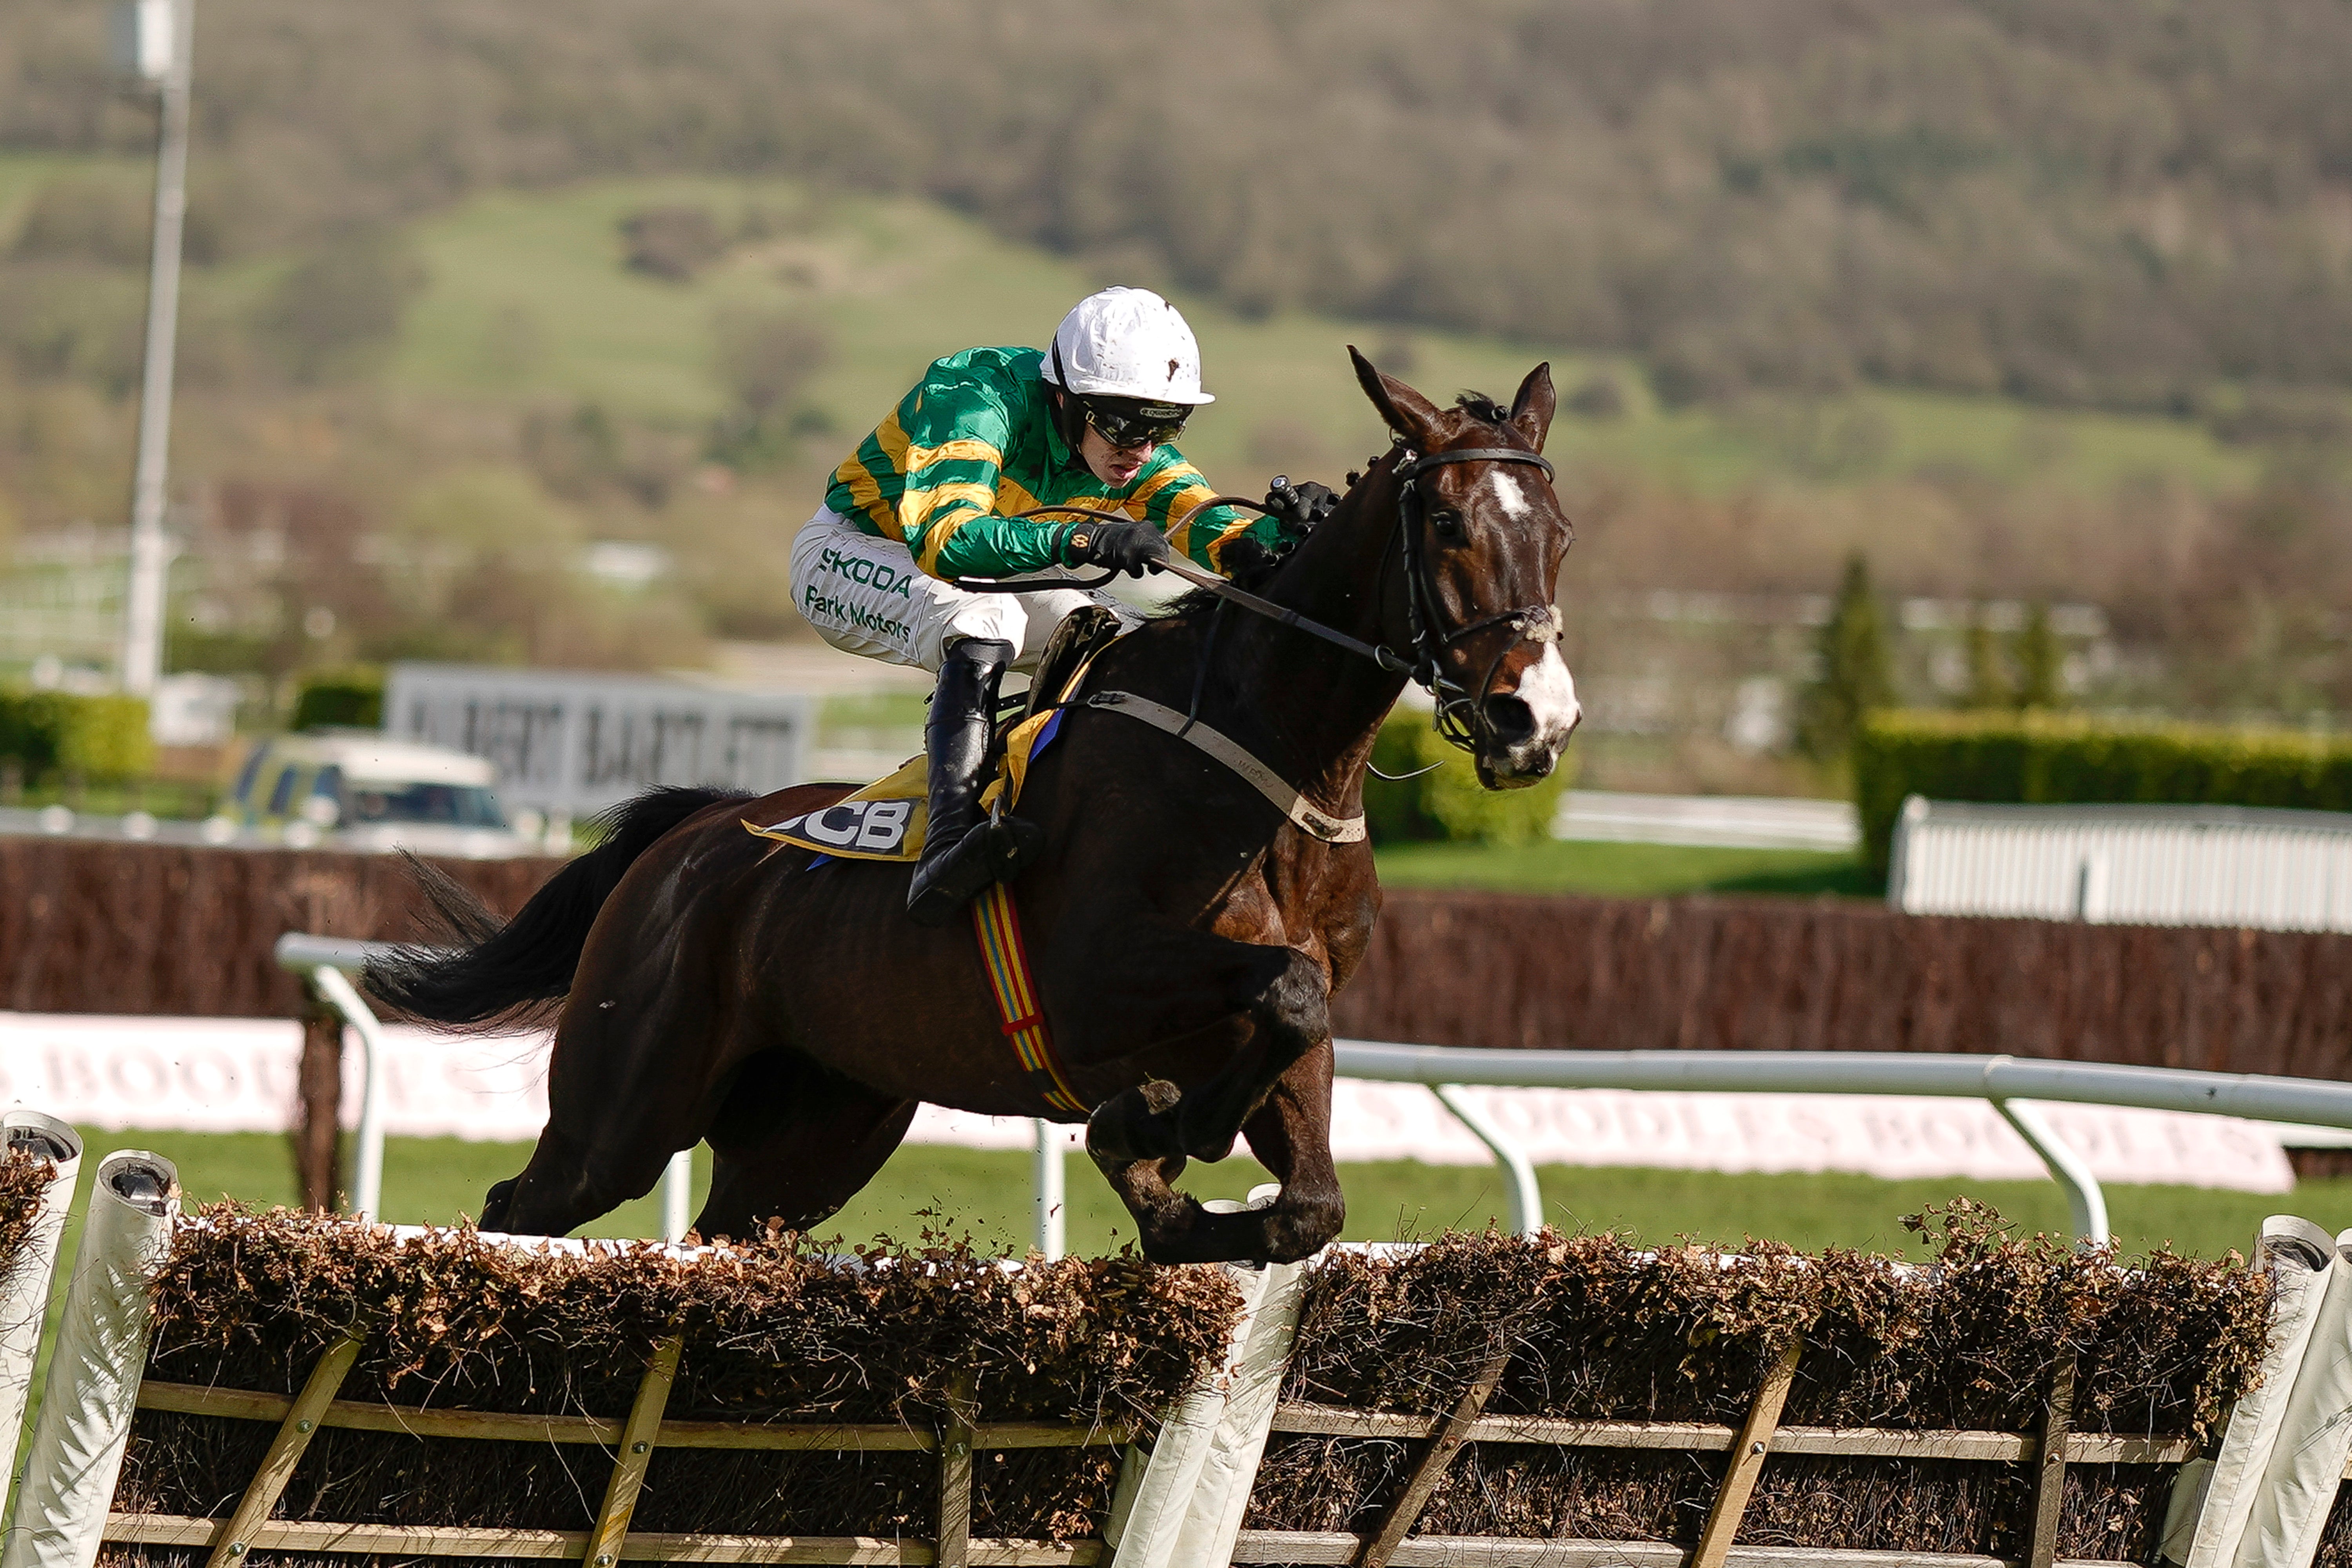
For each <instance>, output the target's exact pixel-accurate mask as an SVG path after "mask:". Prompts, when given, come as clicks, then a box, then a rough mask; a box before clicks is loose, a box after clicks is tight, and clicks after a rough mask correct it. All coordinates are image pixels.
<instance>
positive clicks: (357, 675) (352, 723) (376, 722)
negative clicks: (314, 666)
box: [294, 667, 383, 730]
mask: <svg viewBox="0 0 2352 1568" xmlns="http://www.w3.org/2000/svg"><path fill="white" fill-rule="evenodd" d="M320 724H340V725H344V726H347V727H349V728H352V729H355V730H373V729H377V728H379V727H380V726H382V724H383V671H382V670H380V669H376V668H372V667H361V668H354V669H331V670H320V671H318V672H316V673H314V674H311V675H308V676H305V677H303V679H302V689H301V691H300V693H299V695H298V696H297V697H296V698H295V699H294V728H296V729H297V730H309V729H312V728H314V727H316V726H318V725H320Z"/></svg>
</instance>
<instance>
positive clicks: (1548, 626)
mask: <svg viewBox="0 0 2352 1568" xmlns="http://www.w3.org/2000/svg"><path fill="white" fill-rule="evenodd" d="M1446 463H1529V464H1533V465H1534V466H1535V467H1537V468H1541V469H1542V470H1543V477H1544V480H1545V482H1546V483H1547V484H1548V483H1549V482H1550V480H1551V477H1552V468H1551V463H1550V461H1549V459H1547V458H1545V457H1544V456H1543V455H1542V454H1541V453H1539V452H1523V451H1521V450H1519V449H1518V448H1517V447H1456V448H1454V449H1453V450H1450V451H1444V452H1413V451H1411V450H1408V451H1406V453H1405V454H1404V456H1403V458H1401V459H1400V460H1399V461H1398V463H1397V466H1396V477H1397V479H1398V480H1399V481H1400V483H1401V485H1402V488H1401V489H1399V490H1398V492H1397V549H1396V557H1395V558H1397V559H1401V560H1402V561H1403V563H1404V582H1405V594H1404V617H1405V630H1406V633H1407V635H1409V636H1410V637H1412V656H1413V661H1412V668H1410V669H1408V670H1406V671H1405V673H1406V674H1407V675H1408V676H1410V677H1411V678H1412V681H1413V682H1414V684H1416V685H1418V686H1420V687H1421V688H1422V689H1423V690H1425V691H1427V692H1428V693H1429V695H1430V698H1431V700H1433V701H1434V702H1435V703H1436V705H1437V715H1436V721H1435V722H1436V727H1437V732H1438V733H1439V734H1440V735H1443V736H1444V738H1445V739H1446V741H1447V742H1449V743H1451V744H1453V745H1454V746H1458V747H1460V748H1461V749H1462V750H1464V751H1465V752H1467V751H1472V750H1475V747H1476V745H1477V743H1478V740H1479V737H1480V736H1482V735H1483V734H1484V733H1485V732H1486V727H1487V726H1486V706H1485V702H1484V698H1485V697H1486V693H1487V692H1489V691H1491V690H1492V689H1494V685H1495V676H1496V673H1497V672H1498V671H1500V670H1501V669H1502V668H1503V661H1504V660H1505V659H1507V658H1510V656H1511V651H1512V650H1513V649H1514V648H1516V647H1518V646H1519V645H1520V644H1521V643H1523V642H1534V643H1538V644H1541V643H1550V642H1557V641H1559V612H1558V611H1556V610H1554V609H1553V608H1552V607H1551V606H1550V605H1521V606H1519V607H1518V608H1517V609H1512V610H1498V611H1496V613H1495V614H1494V615H1491V616H1484V617H1482V618H1481V619H1478V620H1475V621H1471V622H1469V623H1467V624H1466V625H1464V626H1455V627H1454V629H1452V630H1451V631H1440V630H1439V629H1438V623H1439V622H1440V621H1442V620H1443V619H1444V606H1443V605H1440V604H1439V603H1438V602H1437V578H1436V575H1435V573H1434V571H1433V568H1432V567H1431V565H1430V563H1429V557H1428V551H1427V544H1426V530H1427V527H1428V503H1427V501H1426V500H1424V499H1423V496H1422V493H1421V478H1422V475H1423V474H1424V473H1425V472H1427V471H1428V470H1429V469H1431V468H1437V467H1439V466H1441V465H1443V464H1446ZM1387 574H1388V558H1386V557H1384V558H1383V559H1382V561H1381V576H1382V578H1383V580H1385V578H1386V577H1387ZM1490 626H1508V627H1509V628H1510V629H1511V639H1510V641H1508V642H1507V643H1505V644H1504V645H1503V647H1502V648H1501V650H1500V651H1499V652H1497V653H1496V655H1495V657H1494V658H1493V659H1492V660H1491V661H1490V662H1489V663H1488V664H1487V666H1486V675H1485V676H1484V677H1483V678H1482V679H1480V680H1479V682H1478V689H1477V690H1476V691H1475V692H1470V691H1464V690H1463V689H1462V688H1460V687H1458V686H1455V685H1454V683H1453V682H1452V681H1450V680H1448V679H1445V678H1444V675H1443V674H1441V673H1440V672H1439V668H1438V656H1440V655H1441V654H1443V653H1444V652H1445V651H1446V650H1447V649H1448V648H1450V647H1453V646H1454V644H1455V643H1458V642H1460V641H1461V640H1462V639H1463V638H1465V637H1475V636H1476V635H1477V634H1478V633H1480V632H1483V631H1485V630H1486V629H1487V628H1488V627H1490ZM1381 651H1382V652H1383V653H1385V652H1387V650H1386V649H1385V648H1383V649H1382V650H1381ZM1390 657H1391V658H1393V657H1394V656H1393V655H1391V656H1390ZM1382 663H1383V664H1384V665H1385V664H1386V663H1387V661H1386V660H1383V661H1382ZM1448 690H1452V691H1454V692H1455V693H1457V694H1458V695H1456V696H1454V697H1452V698H1448V697H1447V696H1446V695H1445V693H1446V692H1447V691H1448ZM1465 709H1466V710H1469V714H1470V717H1469V720H1468V721H1467V722H1465V721H1464V720H1463V718H1462V713H1463V710H1465Z"/></svg>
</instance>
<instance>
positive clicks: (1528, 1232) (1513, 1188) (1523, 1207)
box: [1429, 1083, 1543, 1236]
mask: <svg viewBox="0 0 2352 1568" xmlns="http://www.w3.org/2000/svg"><path fill="white" fill-rule="evenodd" d="M1429 1091H1430V1092H1431V1093H1432V1094H1434V1095H1435V1096H1437V1100H1438V1103H1439V1104H1441V1105H1443V1106H1444V1107H1445V1109H1446V1110H1450V1111H1452V1112H1453V1113H1454V1120H1455V1121H1459V1122H1461V1123H1462V1125H1463V1126H1465V1127H1467V1128H1468V1129H1470V1131H1471V1133H1472V1135H1473V1136H1475V1138H1476V1139H1477V1140H1478V1142H1481V1143H1484V1144H1485V1145H1486V1150H1487V1152H1489V1153H1491V1154H1493V1155H1494V1156H1495V1163H1496V1166H1497V1167H1499V1168H1500V1169H1501V1171H1502V1173H1503V1176H1504V1180H1505V1182H1506V1183H1507V1185H1508V1188H1509V1197H1510V1203H1511V1234H1512V1235H1513V1236H1533V1235H1535V1233H1536V1232H1538V1231H1539V1230H1541V1229H1542V1228H1543V1189H1542V1188H1541V1187H1539V1186H1538V1185H1537V1184H1536V1168H1535V1166H1534V1165H1532V1164H1530V1163H1528V1156H1527V1152H1526V1151H1524V1150H1522V1149H1521V1148H1520V1147H1519V1146H1518V1145H1517V1143H1514V1142H1511V1140H1510V1138H1509V1136H1508V1135H1507V1134H1506V1133H1505V1132H1504V1131H1503V1130H1502V1128H1500V1127H1498V1126H1496V1123H1495V1119H1494V1118H1493V1117H1491V1116H1489V1115H1487V1114H1486V1112H1485V1111H1483V1110H1479V1109H1478V1107H1477V1106H1476V1105H1475V1104H1473V1103H1472V1102H1471V1101H1470V1100H1468V1099H1467V1098H1465V1096H1464V1095H1463V1093H1462V1086H1461V1085H1460V1084H1458V1083H1433V1084H1431V1085H1430V1086H1429Z"/></svg>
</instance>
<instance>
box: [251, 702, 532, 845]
mask: <svg viewBox="0 0 2352 1568" xmlns="http://www.w3.org/2000/svg"><path fill="white" fill-rule="evenodd" d="M497 783H498V770H497V768H496V767H494V766H493V765H492V764H491V763H489V762H488V761H487V760H485V759H483V758H481V757H474V756H468V755H467V754H466V753H465V752H453V751H448V750H446V749H445V748H443V747H440V746H423V745H418V744H417V743H416V742H413V741H395V740H390V739H387V738H386V737H385V736H383V735H381V734H378V733H377V732H376V731H373V730H305V731H302V732H301V733H299V734H294V735H271V736H267V737H265V738H263V739H261V740H259V741H257V742H254V745H253V750H252V751H251V752H249V753H247V757H246V759H245V765H244V766H243V767H242V768H240V769H238V770H237V776H236V784H235V786H234V787H233V788H232V789H231V790H230V792H229V798H228V799H227V801H226V802H225V803H224V804H223V805H222V806H221V815H222V816H225V817H227V818H229V819H231V820H232V821H234V822H235V823H236V825H237V826H239V827H242V828H244V829H246V830H247V831H248V832H252V833H255V834H257V835H259V836H260V837H265V838H274V839H276V840H278V842H279V843H282V844H284V845H286V846H287V847H289V848H296V849H302V848H310V847H313V846H317V845H322V844H323V845H327V846H331V847H335V848H339V849H373V850H389V849H408V850H413V851H415V853H417V854H419V855H457V856H464V857H467V858H475V859H489V858H502V857H506V856H512V855H532V854H537V853H539V852H540V850H539V846H538V845H537V844H536V843H535V842H533V841H532V840H530V839H528V838H525V837H523V836H522V835H521V834H520V833H518V832H516V831H515V829H514V827H513V826H510V825H509V823H508V821H507V816H506V813H505V811H504V810H503V809H501V808H500V806H499V796H498V790H497V788H496V787H495V786H496V784H497Z"/></svg>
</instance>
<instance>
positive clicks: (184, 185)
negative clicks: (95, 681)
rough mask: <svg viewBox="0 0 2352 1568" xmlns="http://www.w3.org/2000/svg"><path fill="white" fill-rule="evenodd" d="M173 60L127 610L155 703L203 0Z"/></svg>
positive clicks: (176, 7) (137, 685)
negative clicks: (192, 97) (194, 67)
mask: <svg viewBox="0 0 2352 1568" xmlns="http://www.w3.org/2000/svg"><path fill="white" fill-rule="evenodd" d="M169 3H170V5H171V16H172V27H171V37H172V58H171V62H170V64H169V65H168V66H166V67H165V68H164V71H163V80H162V82H161V83H160V84H159V85H160V87H161V89H162V100H163V101H162V105H161V112H160V114H159V116H158V118H159V119H160V121H162V128H161V131H160V132H159V134H158V141H157V145H156V150H155V247H154V254H153V256H152V259H151V261H150V263H149V267H148V272H147V353H146V363H145V365H144V368H143V369H142V373H141V376H140V383H139V458H138V466H137V470H136V474H135V477H134V479H133V480H132V486H131V591H130V595H129V602H128V603H127V604H126V605H125V606H124V609H123V626H122V688H123V689H124V690H126V691H129V692H131V693H132V694H134V695H136V696H141V697H147V696H152V694H153V693H154V690H155V682H156V680H157V679H159V678H160V677H161V676H162V675H163V598H164V586H165V578H166V575H167V574H168V573H169V572H170V570H171V564H172V556H171V546H170V544H169V542H167V541H166V540H165V538H164V536H163V500H164V480H165V479H166V477H167V475H168V473H169V469H170V460H171V445H172V359H173V347H174V345H175V342H176V341H177V339H178V336H179V326H180V236H181V230H182V229H183V227H184V226H185V221H186V218H187V213H188V85H189V80H190V71H189V56H190V54H191V53H192V52H193V50H194V44H195V31H196V0H169Z"/></svg>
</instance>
